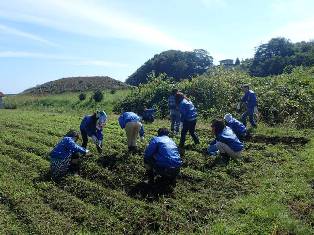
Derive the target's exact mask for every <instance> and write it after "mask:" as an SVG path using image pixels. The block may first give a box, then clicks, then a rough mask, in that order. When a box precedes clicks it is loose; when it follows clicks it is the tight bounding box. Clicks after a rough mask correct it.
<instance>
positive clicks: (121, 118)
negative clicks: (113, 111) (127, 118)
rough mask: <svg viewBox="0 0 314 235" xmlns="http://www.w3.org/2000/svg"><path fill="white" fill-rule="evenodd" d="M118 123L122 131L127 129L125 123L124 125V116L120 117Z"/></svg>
mask: <svg viewBox="0 0 314 235" xmlns="http://www.w3.org/2000/svg"><path fill="white" fill-rule="evenodd" d="M118 121H119V125H120V127H121V128H122V129H124V128H125V123H124V117H123V114H122V115H120V117H119V119H118Z"/></svg>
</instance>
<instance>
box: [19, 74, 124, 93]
mask: <svg viewBox="0 0 314 235" xmlns="http://www.w3.org/2000/svg"><path fill="white" fill-rule="evenodd" d="M128 87H129V86H128V85H126V84H125V83H124V82H121V81H118V80H115V79H113V78H110V77H107V76H93V77H69V78H61V79H58V80H55V81H51V82H47V83H44V84H42V85H39V86H36V87H33V88H30V89H27V90H25V91H23V93H24V94H28V93H31V94H45V93H50V94H51V93H64V92H77V91H93V90H107V89H114V90H117V89H126V88H128Z"/></svg>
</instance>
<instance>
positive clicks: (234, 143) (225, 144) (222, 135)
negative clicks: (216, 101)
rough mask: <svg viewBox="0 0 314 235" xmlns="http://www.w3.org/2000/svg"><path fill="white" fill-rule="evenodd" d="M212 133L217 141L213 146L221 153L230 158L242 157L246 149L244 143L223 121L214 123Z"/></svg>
mask: <svg viewBox="0 0 314 235" xmlns="http://www.w3.org/2000/svg"><path fill="white" fill-rule="evenodd" d="M211 127H212V132H213V134H214V135H215V141H214V142H212V143H211V145H215V146H216V147H217V149H218V150H219V153H221V154H226V155H227V156H228V157H231V158H237V157H240V156H241V153H242V150H243V148H244V145H243V143H242V142H241V141H240V140H239V139H238V137H237V136H236V134H234V132H233V131H232V129H231V128H230V127H228V126H225V123H224V122H223V121H222V120H216V119H215V120H213V121H212V125H211Z"/></svg>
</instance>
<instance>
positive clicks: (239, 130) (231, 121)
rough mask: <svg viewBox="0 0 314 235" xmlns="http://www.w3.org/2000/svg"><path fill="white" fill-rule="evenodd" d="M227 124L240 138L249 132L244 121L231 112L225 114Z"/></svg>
mask: <svg viewBox="0 0 314 235" xmlns="http://www.w3.org/2000/svg"><path fill="white" fill-rule="evenodd" d="M224 120H225V122H226V126H229V127H230V128H231V129H232V131H233V132H234V133H235V134H236V135H237V137H238V138H243V137H245V136H246V134H247V130H246V127H245V126H244V124H243V123H242V122H240V121H239V120H237V119H236V118H234V117H233V116H232V115H231V114H230V113H227V114H226V115H225V116H224Z"/></svg>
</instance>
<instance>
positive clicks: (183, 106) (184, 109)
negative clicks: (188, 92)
mask: <svg viewBox="0 0 314 235" xmlns="http://www.w3.org/2000/svg"><path fill="white" fill-rule="evenodd" d="M176 103H177V105H178V106H179V111H180V114H181V122H182V123H183V127H182V131H181V138H180V144H179V147H181V148H183V147H184V144H185V139H186V134H187V133H188V132H190V135H191V136H192V138H193V141H194V143H195V144H199V143H200V141H199V138H198V136H197V134H196V133H195V126H196V122H197V112H196V108H195V106H194V105H193V103H192V102H191V101H190V100H189V99H188V98H187V97H186V96H185V95H184V94H183V93H181V92H178V93H177V94H176Z"/></svg>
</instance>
